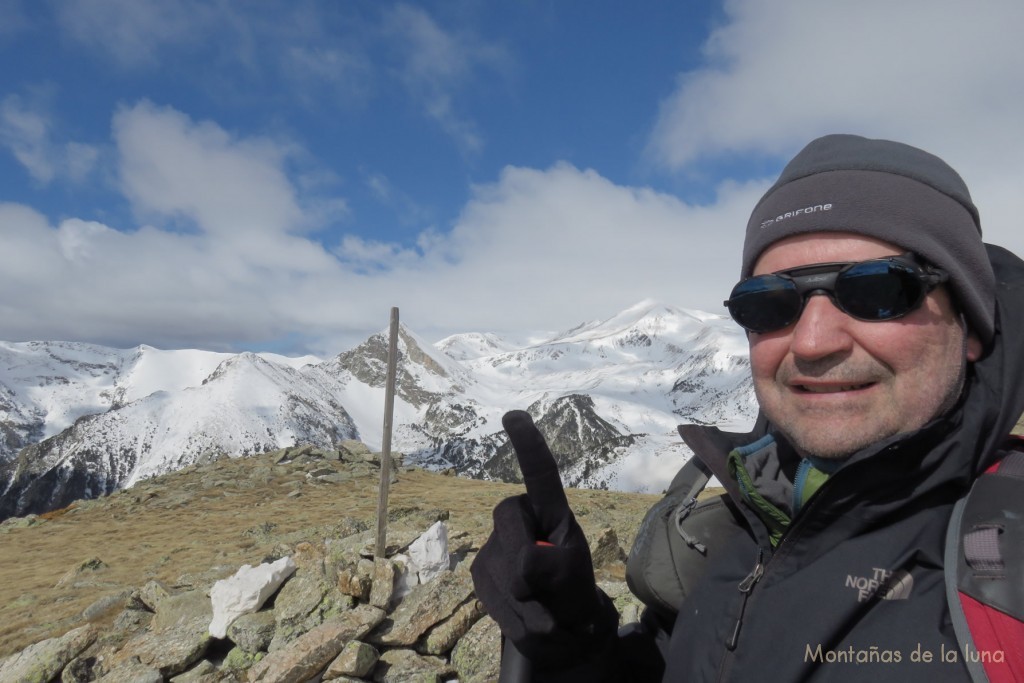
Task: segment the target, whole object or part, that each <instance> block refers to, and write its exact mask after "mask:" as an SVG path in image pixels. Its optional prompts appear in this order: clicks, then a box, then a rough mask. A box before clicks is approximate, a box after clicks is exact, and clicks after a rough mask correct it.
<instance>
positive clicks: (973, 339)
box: [967, 332, 985, 363]
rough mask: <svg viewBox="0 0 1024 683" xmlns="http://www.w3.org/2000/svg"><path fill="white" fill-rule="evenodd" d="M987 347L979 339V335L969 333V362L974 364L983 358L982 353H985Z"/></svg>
mask: <svg viewBox="0 0 1024 683" xmlns="http://www.w3.org/2000/svg"><path fill="white" fill-rule="evenodd" d="M984 349H985V346H984V344H982V343H981V340H980V339H978V335H976V334H974V333H973V332H968V333H967V360H969V361H970V362H972V363H973V362H974V361H976V360H978V359H979V358H981V353H982V351H984Z"/></svg>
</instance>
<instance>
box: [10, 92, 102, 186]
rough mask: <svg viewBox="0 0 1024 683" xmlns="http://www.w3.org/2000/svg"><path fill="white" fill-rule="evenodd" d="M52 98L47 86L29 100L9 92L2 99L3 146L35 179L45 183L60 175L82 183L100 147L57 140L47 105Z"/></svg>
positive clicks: (94, 164) (91, 168)
mask: <svg viewBox="0 0 1024 683" xmlns="http://www.w3.org/2000/svg"><path fill="white" fill-rule="evenodd" d="M50 98H51V95H50V93H49V92H47V91H45V89H44V90H43V91H41V92H37V93H33V94H32V96H30V97H29V98H27V99H26V98H23V97H21V96H19V95H8V96H7V97H5V98H4V99H3V100H2V101H0V145H2V146H4V147H7V148H8V149H9V150H10V152H11V154H13V155H14V158H15V159H17V160H18V163H20V164H21V165H22V166H24V167H25V170H26V171H28V174H29V175H30V176H31V177H32V179H33V180H35V181H36V182H39V183H42V184H44V185H46V184H49V183H51V182H53V181H54V180H55V179H57V178H61V177H66V178H68V179H69V180H71V181H73V182H80V181H81V180H83V179H84V178H85V177H86V176H87V175H89V173H91V172H92V170H93V168H94V167H95V166H96V162H97V160H98V158H99V150H97V149H96V147H94V146H92V145H86V144H83V143H79V142H68V143H65V144H64V145H60V144H58V143H56V142H54V140H53V138H52V128H53V124H52V121H51V120H50V116H49V114H48V113H47V106H46V102H47V101H48V100H49V99H50Z"/></svg>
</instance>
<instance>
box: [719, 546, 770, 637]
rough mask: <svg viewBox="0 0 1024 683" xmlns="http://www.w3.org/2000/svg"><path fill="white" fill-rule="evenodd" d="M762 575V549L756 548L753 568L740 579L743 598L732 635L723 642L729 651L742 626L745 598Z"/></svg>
mask: <svg viewBox="0 0 1024 683" xmlns="http://www.w3.org/2000/svg"><path fill="white" fill-rule="evenodd" d="M762 576H764V549H763V548H758V549H757V564H755V565H754V568H753V570H751V572H750V573H749V574H747V576H746V578H744V579H743V580H742V581H740V585H739V591H740V593H741V595H742V596H743V600H742V602H741V603H740V614H739V616H738V617H737V618H736V625H735V626H733V629H732V636H731V637H730V638H729V641H728V642H727V643H726V644H725V646H726V647H727V648H728V649H729V651H730V652H732V651H733V650H735V649H736V645H737V644H738V643H739V640H740V629H741V628H742V627H743V616H744V613H745V612H746V611H747V600H748V599H749V598H750V592H751V591H752V590H754V586H755V585H756V584H757V582H758V581H760V580H761V577H762Z"/></svg>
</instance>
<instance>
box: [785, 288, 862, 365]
mask: <svg viewBox="0 0 1024 683" xmlns="http://www.w3.org/2000/svg"><path fill="white" fill-rule="evenodd" d="M851 322H856V321H855V320H853V318H851V317H850V316H848V315H846V314H845V313H843V312H842V311H840V310H839V309H838V308H836V305H835V304H834V303H833V302H832V299H831V298H829V297H828V296H827V294H826V293H825V292H810V293H808V295H807V301H806V302H805V303H804V310H803V312H802V313H801V314H800V318H799V319H798V320H797V321H796V323H795V324H794V325H793V330H792V335H793V337H792V340H791V342H790V348H791V350H792V352H793V354H794V355H796V356H799V357H801V358H823V357H825V356H828V355H831V354H833V353H837V352H840V351H846V350H849V349H850V348H851V346H852V345H853V339H852V337H851V336H850V331H849V324H850V323H851Z"/></svg>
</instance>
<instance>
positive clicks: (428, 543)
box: [408, 522, 449, 583]
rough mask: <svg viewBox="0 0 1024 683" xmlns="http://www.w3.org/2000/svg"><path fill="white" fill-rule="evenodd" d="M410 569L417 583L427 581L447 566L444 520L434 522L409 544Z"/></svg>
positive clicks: (438, 574) (446, 528) (431, 579)
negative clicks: (415, 576)
mask: <svg viewBox="0 0 1024 683" xmlns="http://www.w3.org/2000/svg"><path fill="white" fill-rule="evenodd" d="M408 555H409V560H410V561H411V567H410V570H411V571H414V572H415V573H416V575H417V578H418V579H419V581H418V582H419V583H429V582H430V581H433V580H434V579H436V578H437V577H438V576H440V575H441V574H442V572H445V571H447V570H448V568H449V559H448V527H447V525H445V523H444V522H435V523H434V525H433V526H431V527H430V528H429V529H427V530H426V531H425V532H424V533H423V535H422V536H420V537H419V538H417V539H416V540H415V541H413V542H412V545H410V546H409V550H408Z"/></svg>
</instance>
